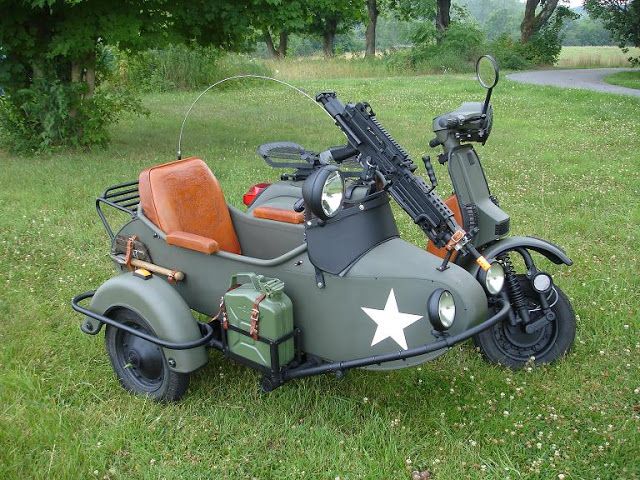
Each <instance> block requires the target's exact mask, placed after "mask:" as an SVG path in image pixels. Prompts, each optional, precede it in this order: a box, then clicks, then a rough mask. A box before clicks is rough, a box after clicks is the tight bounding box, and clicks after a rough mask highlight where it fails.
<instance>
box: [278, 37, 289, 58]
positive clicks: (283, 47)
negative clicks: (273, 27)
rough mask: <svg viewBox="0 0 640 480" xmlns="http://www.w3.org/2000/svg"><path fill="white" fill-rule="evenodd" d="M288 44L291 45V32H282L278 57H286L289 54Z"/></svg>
mask: <svg viewBox="0 0 640 480" xmlns="http://www.w3.org/2000/svg"><path fill="white" fill-rule="evenodd" d="M288 46H289V34H288V33H287V32H280V43H279V44H278V57H280V58H284V57H286V56H287V47H288Z"/></svg>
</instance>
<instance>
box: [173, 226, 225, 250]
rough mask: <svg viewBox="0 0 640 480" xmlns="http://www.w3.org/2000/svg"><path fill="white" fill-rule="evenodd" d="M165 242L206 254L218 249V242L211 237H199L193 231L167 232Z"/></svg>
mask: <svg viewBox="0 0 640 480" xmlns="http://www.w3.org/2000/svg"><path fill="white" fill-rule="evenodd" d="M167 243H168V244H169V245H175V246H176V247H182V248H188V249H189V250H195V251H196V252H202V253H206V254H207V255H211V254H212V253H216V252H217V251H218V250H220V246H219V245H218V242H216V241H215V240H212V239H211V238H205V237H201V236H200V235H196V234H195V233H187V232H171V233H167Z"/></svg>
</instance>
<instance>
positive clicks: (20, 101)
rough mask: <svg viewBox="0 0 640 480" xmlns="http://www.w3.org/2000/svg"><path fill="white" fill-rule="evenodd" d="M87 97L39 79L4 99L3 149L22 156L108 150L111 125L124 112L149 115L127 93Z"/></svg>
mask: <svg viewBox="0 0 640 480" xmlns="http://www.w3.org/2000/svg"><path fill="white" fill-rule="evenodd" d="M84 93H85V92H84V89H83V86H82V85H81V84H64V83H62V82H61V81H60V80H52V81H45V80H43V79H38V80H35V81H34V82H33V83H32V84H31V86H30V87H29V88H23V89H20V90H17V91H15V92H14V93H12V94H10V95H9V94H8V95H6V96H4V97H2V99H0V134H1V140H2V143H3V144H4V145H6V146H7V147H9V148H11V149H13V150H16V151H21V152H25V151H26V152H34V151H43V150H49V149H51V148H54V147H63V146H67V147H83V148H86V147H89V146H92V145H98V146H105V145H106V144H107V143H108V141H109V134H108V130H107V127H108V126H109V125H111V124H112V123H114V122H116V121H117V119H118V118H119V117H120V116H121V115H122V114H124V113H125V112H130V113H144V109H143V108H142V104H141V103H140V101H139V99H138V98H136V96H135V95H133V94H132V93H131V91H129V90H127V89H126V88H123V87H116V86H108V85H102V86H100V87H98V88H97V89H96V91H95V93H94V95H93V96H91V97H90V98H89V97H87V96H86V95H85V94H84Z"/></svg>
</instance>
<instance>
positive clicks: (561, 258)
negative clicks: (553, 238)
mask: <svg viewBox="0 0 640 480" xmlns="http://www.w3.org/2000/svg"><path fill="white" fill-rule="evenodd" d="M517 247H522V248H526V249H527V250H533V251H534V252H538V253H539V254H541V255H544V256H545V257H547V258H548V259H549V260H551V261H552V262H553V263H555V264H556V265H560V264H563V263H564V264H565V265H573V261H572V260H571V259H570V258H569V257H568V256H567V254H566V253H564V250H562V249H561V248H560V247H558V246H557V245H554V244H553V243H551V242H547V241H546V240H541V239H539V238H535V237H507V238H503V239H502V240H498V241H497V242H495V243H492V244H491V245H490V246H489V247H487V248H486V249H484V250H483V251H482V254H483V255H484V256H485V257H486V258H495V257H497V256H498V255H500V254H502V253H504V252H506V251H508V250H513V249H514V248H517ZM479 269H480V267H479V266H478V264H477V263H475V262H473V263H472V264H471V266H470V267H469V273H471V274H472V275H474V276H475V275H476V274H477V273H478V270H479Z"/></svg>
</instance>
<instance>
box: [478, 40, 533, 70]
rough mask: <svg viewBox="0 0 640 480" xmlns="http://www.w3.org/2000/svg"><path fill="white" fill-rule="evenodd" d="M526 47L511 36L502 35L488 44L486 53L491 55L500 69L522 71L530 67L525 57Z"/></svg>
mask: <svg viewBox="0 0 640 480" xmlns="http://www.w3.org/2000/svg"><path fill="white" fill-rule="evenodd" d="M525 49H526V47H525V46H524V45H523V44H522V43H520V40H515V39H514V38H513V37H512V36H511V35H509V34H507V33H503V34H502V35H500V36H499V37H498V38H496V39H495V40H494V41H493V42H490V43H489V46H488V52H489V53H490V54H491V55H493V56H494V57H495V58H496V60H497V61H498V64H499V65H500V68H504V69H505V70H524V69H526V68H530V67H531V66H532V64H531V62H530V61H529V60H528V59H527V58H526V56H525Z"/></svg>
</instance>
